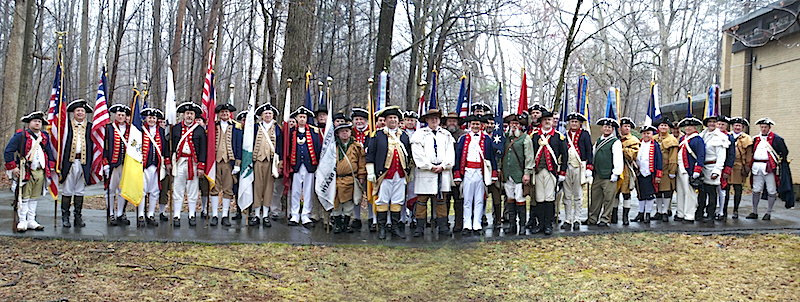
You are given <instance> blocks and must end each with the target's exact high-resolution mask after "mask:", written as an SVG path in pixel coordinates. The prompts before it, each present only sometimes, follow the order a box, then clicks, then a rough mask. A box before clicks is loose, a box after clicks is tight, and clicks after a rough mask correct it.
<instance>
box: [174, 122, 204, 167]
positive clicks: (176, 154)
mask: <svg viewBox="0 0 800 302" xmlns="http://www.w3.org/2000/svg"><path fill="white" fill-rule="evenodd" d="M181 123H182V122H181ZM199 125H200V124H198V123H194V125H192V127H190V128H189V131H186V133H184V134H183V135H181V139H180V140H178V148H180V149H183V148H181V144H183V142H184V141H185V140H186V138H187V137H189V133H192V132H194V129H195V128H197V126H199ZM178 152H183V150H175V152H173V153H172V162H173V164H174V165H177V164H178ZM189 169H191V167H189ZM172 176H178V169H172Z"/></svg>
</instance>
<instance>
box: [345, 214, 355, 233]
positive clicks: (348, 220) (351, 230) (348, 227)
mask: <svg viewBox="0 0 800 302" xmlns="http://www.w3.org/2000/svg"><path fill="white" fill-rule="evenodd" d="M342 227H343V228H344V232H345V233H352V232H353V229H352V228H350V216H344V218H342Z"/></svg>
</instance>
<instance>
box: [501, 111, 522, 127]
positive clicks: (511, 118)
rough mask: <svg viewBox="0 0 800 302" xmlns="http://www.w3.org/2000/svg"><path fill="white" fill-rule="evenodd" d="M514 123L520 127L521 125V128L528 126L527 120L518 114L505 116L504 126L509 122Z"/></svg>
mask: <svg viewBox="0 0 800 302" xmlns="http://www.w3.org/2000/svg"><path fill="white" fill-rule="evenodd" d="M515 121H516V122H518V123H520V125H523V126H524V125H527V124H528V120H527V119H525V117H524V116H522V115H520V114H513V113H512V114H509V115H507V116H506V117H504V118H503V122H504V123H506V124H508V123H511V122H515Z"/></svg>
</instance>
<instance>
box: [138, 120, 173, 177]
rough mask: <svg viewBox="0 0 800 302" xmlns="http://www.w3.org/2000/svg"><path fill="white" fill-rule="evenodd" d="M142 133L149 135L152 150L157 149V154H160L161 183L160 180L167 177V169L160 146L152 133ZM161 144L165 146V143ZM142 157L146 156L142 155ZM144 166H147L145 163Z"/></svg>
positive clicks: (146, 131)
mask: <svg viewBox="0 0 800 302" xmlns="http://www.w3.org/2000/svg"><path fill="white" fill-rule="evenodd" d="M148 128H149V127H148ZM156 131H158V126H156ZM142 132H144V133H145V134H146V135H147V138H148V139H150V148H153V147H155V149H156V154H158V158H159V160H158V161H159V164H158V180H159V181H160V180H162V179H164V177H166V176H167V171H165V170H166V169H164V155H162V154H161V148H158V144H157V143H156V139H155V137H153V135H152V134H150V131H148V130H147V129H145V130H144V131H142ZM161 143H162V144H163V143H164V142H161ZM142 155H144V154H142ZM142 164H145V163H142Z"/></svg>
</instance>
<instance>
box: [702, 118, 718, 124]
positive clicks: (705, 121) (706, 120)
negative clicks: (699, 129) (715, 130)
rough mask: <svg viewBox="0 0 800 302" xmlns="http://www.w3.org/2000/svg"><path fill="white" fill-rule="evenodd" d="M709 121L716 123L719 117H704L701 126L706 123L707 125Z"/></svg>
mask: <svg viewBox="0 0 800 302" xmlns="http://www.w3.org/2000/svg"><path fill="white" fill-rule="evenodd" d="M710 120H714V121H715V122H716V121H718V120H719V117H717V116H707V117H705V118H704V119H703V125H705V124H706V123H708V121H710Z"/></svg>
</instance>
